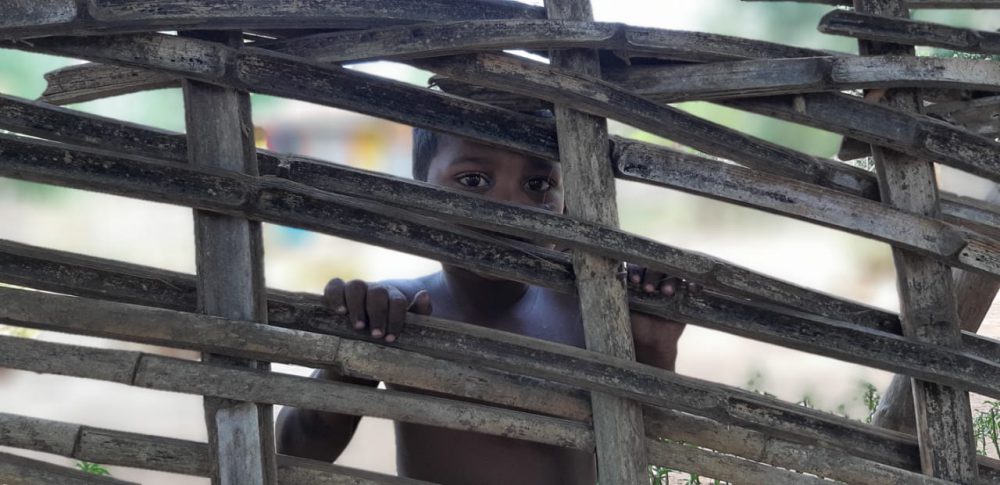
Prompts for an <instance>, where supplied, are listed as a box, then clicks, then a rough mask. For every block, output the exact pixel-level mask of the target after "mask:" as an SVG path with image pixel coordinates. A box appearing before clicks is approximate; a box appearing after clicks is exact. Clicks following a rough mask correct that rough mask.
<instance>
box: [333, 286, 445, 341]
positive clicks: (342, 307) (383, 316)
mask: <svg viewBox="0 0 1000 485" xmlns="http://www.w3.org/2000/svg"><path fill="white" fill-rule="evenodd" d="M323 302H324V303H325V304H326V306H327V307H328V308H330V310H332V311H333V312H334V313H337V314H338V315H349V316H350V318H351V321H352V322H354V328H355V329H358V330H366V331H368V332H370V333H371V336H372V337H374V338H376V339H379V338H384V339H385V341H386V342H390V343H391V342H395V341H396V339H397V338H399V334H400V333H402V331H403V324H404V323H405V322H406V312H413V313H417V314H420V315H430V314H431V295H430V293H427V290H420V291H418V292H417V293H416V294H415V295H413V300H412V301H410V300H408V299H407V298H406V295H404V294H403V292H402V291H400V290H399V289H398V288H396V287H395V286H392V285H386V284H380V283H371V284H369V283H366V282H364V281H361V280H351V281H348V282H346V283H345V282H344V280H342V279H340V278H334V279H332V280H330V282H329V283H327V284H326V288H325V289H324V290H323Z"/></svg>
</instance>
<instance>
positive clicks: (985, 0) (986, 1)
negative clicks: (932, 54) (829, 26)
mask: <svg viewBox="0 0 1000 485" xmlns="http://www.w3.org/2000/svg"><path fill="white" fill-rule="evenodd" d="M743 1H744V2H797V3H821V4H824V5H839V6H844V7H853V6H854V3H853V1H852V0H743ZM903 4H904V5H906V6H907V7H908V8H925V9H929V8H946V9H957V8H984V9H985V8H1000V1H998V0H905V1H904V2H903Z"/></svg>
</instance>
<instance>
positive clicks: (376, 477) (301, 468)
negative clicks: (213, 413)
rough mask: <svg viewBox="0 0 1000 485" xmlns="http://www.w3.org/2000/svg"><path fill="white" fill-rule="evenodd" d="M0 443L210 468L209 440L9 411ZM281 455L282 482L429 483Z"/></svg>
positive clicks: (187, 469) (149, 465) (169, 468)
mask: <svg viewBox="0 0 1000 485" xmlns="http://www.w3.org/2000/svg"><path fill="white" fill-rule="evenodd" d="M0 446H10V447H14V448H22V449H27V450H34V451H41V452H45V453H52V454H56V455H60V456H65V457H69V458H75V459H78V460H83V461H89V462H92V463H101V464H104V465H115V466H126V467H132V468H142V469H147V470H158V471H164V472H169V473H179V474H183V475H195V476H203V477H207V476H209V470H210V467H209V462H208V445H207V444H206V443H202V442H197V441H188V440H181V439H176V438H166V437H162V436H151V435H143V434H138V433H128V432H124V431H117V430H113V429H106V428H97V427H93V426H85V425H79V424H74V423H66V422H61V421H52V420H48V419H41V418H33V417H28V416H19V415H16V414H8V413H0ZM277 461H278V480H279V483H281V484H282V485H311V484H316V483H351V484H359V485H362V484H363V485H370V484H372V485H373V484H385V485H390V484H391V485H417V484H425V483H427V482H422V481H419V480H412V479H407V478H397V477H392V476H388V475H382V474H378V473H372V472H367V471H362V470H353V469H350V468H347V467H342V466H336V465H329V464H326V463H321V462H316V461H313V460H305V459H302V458H297V457H292V456H286V455H277ZM53 483H55V482H53ZM58 483H63V482H61V481H59V482H58ZM102 483H104V482H102Z"/></svg>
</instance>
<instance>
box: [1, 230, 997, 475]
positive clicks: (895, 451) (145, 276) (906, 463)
mask: <svg viewBox="0 0 1000 485" xmlns="http://www.w3.org/2000/svg"><path fill="white" fill-rule="evenodd" d="M7 244H8V245H9V243H7ZM19 253H23V251H19ZM35 254H37V253H35ZM43 254H45V255H47V256H48V257H49V258H50V259H52V260H54V261H53V263H52V265H54V266H53V269H52V271H47V272H45V273H40V274H37V275H35V276H34V277H33V278H32V279H30V280H20V281H21V283H22V284H29V285H30V286H34V287H38V288H40V289H46V290H53V289H57V288H58V289H59V290H60V291H67V292H69V293H71V294H76V295H83V296H91V295H94V294H95V293H96V294H97V295H96V296H99V297H101V298H111V299H114V300H119V301H135V300H140V302H141V300H142V298H146V299H147V301H146V302H145V304H153V305H163V304H162V303H160V302H162V301H175V302H177V303H175V305H176V304H183V305H186V309H189V310H190V309H193V308H194V307H195V302H194V299H193V298H188V297H187V295H189V294H190V290H188V288H193V287H194V281H193V278H192V277H190V276H185V275H179V274H176V273H171V272H167V271H163V270H153V269H150V268H142V267H138V266H134V265H126V264H124V263H112V262H105V261H102V260H98V259H96V258H82V257H73V256H70V257H68V258H67V255H63V254H59V253H55V252H53V251H51V250H46V251H45V252H44V253H43ZM27 259H29V260H30V259H31V258H30V257H29V258H27ZM82 259H86V261H81V260H82ZM109 263H110V264H109ZM81 265H82V266H83V267H85V268H93V269H87V270H86V271H84V273H85V274H88V275H90V274H95V272H96V273H98V274H100V278H99V280H110V281H119V282H120V284H118V285H116V286H115V287H114V288H113V289H95V288H93V287H92V286H90V285H79V286H74V285H73V284H71V283H70V281H72V280H73V279H74V278H75V276H74V275H76V274H80V273H81V269H82V268H81ZM8 267H9V266H5V268H8ZM102 268H103V269H102ZM7 273H8V272H7V271H4V273H3V274H4V276H5V277H6V275H7ZM158 284H166V285H167V286H166V287H165V290H166V292H167V293H170V292H173V295H174V298H172V299H171V298H170V297H169V295H168V294H164V295H163V296H159V295H160V294H159V293H158V292H149V293H147V291H146V289H147V288H151V287H154V288H155V287H156V286H157V285H158ZM270 295H271V296H270V303H269V306H270V310H271V311H270V319H271V321H272V323H273V324H277V325H282V326H287V327H291V328H302V329H308V330H313V331H320V332H330V331H331V330H332V331H334V332H335V333H336V331H337V328H338V327H336V326H333V327H331V325H330V324H329V323H328V322H326V321H325V319H326V318H328V315H326V314H325V313H323V312H319V313H317V308H319V307H318V298H317V297H311V296H310V297H307V296H300V295H294V294H287V293H284V292H278V291H274V290H272V291H271V292H270ZM31 297H32V298H37V297H39V295H37V294H32V296H31ZM41 298H46V299H49V298H59V297H51V296H41ZM185 302H186V303H185ZM73 303H74V304H80V303H81V301H77V300H74V301H73ZM29 306H30V307H31V308H37V307H52V308H56V307H58V305H53V304H52V301H49V300H46V301H45V302H38V301H34V302H33V303H29ZM109 308H110V307H108V308H102V309H100V310H93V311H91V310H84V309H82V308H76V309H73V310H72V311H71V312H65V313H63V315H84V314H95V315H104V314H107V313H115V314H120V310H117V311H111V310H109ZM182 309H184V308H182ZM46 317H47V318H45V321H46V322H48V324H49V325H52V324H53V322H59V321H62V320H58V319H56V318H54V317H52V316H46ZM198 318H209V317H198ZM146 319H149V320H150V321H151V322H153V323H154V324H156V323H159V324H161V325H165V320H164V319H163V318H158V317H155V316H151V315H150V314H149V313H146V312H142V313H136V314H134V318H130V319H128V323H125V324H123V325H119V327H120V328H126V329H128V330H127V331H125V332H124V333H118V334H116V335H109V334H107V333H100V334H98V333H95V335H102V336H106V337H107V336H114V337H115V338H119V339H127V340H135V341H140V342H146V343H159V342H158V341H156V340H145V339H146V338H150V337H151V336H155V333H149V331H148V330H146V328H144V327H142V326H135V325H132V324H131V322H138V321H144V320H146ZM23 320H24V319H21V321H20V323H19V324H21V325H28V324H29V323H28V322H26V321H23ZM63 320H66V319H63ZM68 321H69V322H70V325H74V326H73V327H63V328H62V329H61V330H62V331H72V332H84V330H83V329H82V327H83V325H85V323H86V322H85V321H82V320H80V319H72V318H71V319H68ZM178 321H181V322H184V321H185V320H184V319H183V318H180V317H179V316H178ZM188 324H190V325H197V324H196V323H191V322H188ZM340 324H341V325H343V326H342V327H339V328H341V329H344V328H347V323H346V322H340ZM410 325H411V328H414V327H412V326H418V327H417V328H419V326H420V325H422V323H421V322H419V321H416V322H414V321H411V322H410ZM780 325H781V322H779V327H780ZM90 328H95V327H90ZM223 328H224V327H223ZM263 328H264V329H265V330H266V331H268V332H272V334H271V336H266V335H262V336H261V337H260V338H259V339H258V338H256V337H255V338H252V339H250V342H251V345H253V344H252V342H254V341H258V340H259V341H264V342H282V341H285V342H287V341H288V339H282V338H277V337H276V335H275V334H273V332H274V330H276V329H274V328H273V327H263ZM89 331H90V330H88V332H89ZM137 333H138V334H142V335H144V337H143V339H138V338H137V335H136V334H137ZM341 334H342V335H344V336H347V337H351V338H355V337H356V336H357V334H356V333H353V332H351V331H350V330H347V331H341ZM459 334H461V331H459V333H458V334H456V336H451V335H444V336H443V337H442V338H444V339H453V338H457V335H459ZM172 335H175V336H176V335H178V332H173V333H172ZM206 335H207V334H206V333H205V332H204V331H198V332H188V333H183V334H180V337H175V342H174V344H173V345H174V346H180V347H183V348H188V347H187V345H188V344H185V341H184V339H183V338H181V337H183V336H195V337H194V338H196V339H198V338H201V339H204V340H205V342H206V343H207V344H212V342H215V341H217V340H218V338H217V337H216V338H214V339H213V338H208V337H206ZM241 342H242V343H241V344H240V345H239V346H238V347H230V349H229V350H228V351H229V352H234V351H237V349H245V348H246V346H247V343H246V341H241ZM398 344H399V342H397V345H398ZM402 344H403V346H404V347H406V346H407V342H405V341H403V342H402ZM877 344H878V343H876V345H877ZM215 345H217V347H216V350H218V349H220V348H221V346H219V345H218V344H217V343H216V344H215ZM277 345H279V346H286V345H287V344H277ZM324 347H325V346H320V348H324ZM193 348H197V347H193ZM263 348H267V346H264V347H263ZM289 348H294V349H296V350H295V352H282V353H281V354H280V355H276V356H271V357H266V356H260V355H259V354H250V355H246V354H236V355H241V356H247V357H265V358H269V359H271V360H283V359H287V358H288V356H294V355H297V354H301V355H302V356H303V357H302V358H305V359H308V356H309V352H306V351H304V350H302V348H301V347H289ZM373 348H374V349H377V350H376V354H374V355H378V356H382V357H386V356H389V360H388V361H387V362H389V363H391V362H400V365H402V366H403V367H405V368H408V367H410V366H417V367H419V366H426V365H427V358H423V361H422V362H421V361H418V362H417V363H413V361H412V360H403V361H399V360H398V359H399V358H401V357H400V352H401V351H399V350H394V349H388V348H383V347H377V346H376V347H373V346H370V345H367V344H364V343H362V342H352V341H343V342H342V343H341V346H340V351H339V352H338V353H337V354H336V356H337V359H336V360H337V362H330V363H329V365H333V366H337V365H339V366H341V367H343V368H344V369H345V370H347V371H348V372H351V371H352V370H353V371H358V372H369V371H370V372H377V371H378V369H380V368H381V369H384V367H380V366H379V365H375V366H374V367H373V365H372V363H371V362H363V360H365V359H364V358H363V356H366V355H372V354H370V352H371V350H366V349H373ZM357 350H360V353H359V352H358V351H357ZM415 350H420V349H419V348H418V349H415ZM387 352H388V353H387ZM468 352H469V354H463V355H473V356H478V355H479V354H480V352H479V351H478V350H477V349H475V348H471V349H470V350H469V351H468ZM320 353H321V354H325V355H326V356H327V357H330V358H333V356H334V354H332V353H329V352H328V351H322V352H320ZM406 355H412V354H403V357H402V358H404V359H405V356H406ZM449 355H454V354H449ZM393 359H396V360H393ZM437 362H442V361H437ZM468 362H470V363H474V362H481V361H477V360H475V359H473V360H470V361H468ZM305 365H322V364H312V363H308V361H306V363H305ZM451 365H452V366H455V365H458V366H459V367H460V368H464V369H466V370H461V371H456V372H453V373H452V372H449V371H446V370H445V369H448V367H437V370H436V373H437V374H438V375H443V376H444V377H442V380H441V381H433V382H431V384H429V387H428V388H429V389H430V390H436V391H441V392H448V393H456V394H458V395H464V396H466V397H472V398H476V399H482V400H492V399H493V398H499V399H498V401H500V402H503V401H504V399H505V398H502V397H501V396H502V395H503V394H504V393H507V394H511V395H512V394H517V392H516V391H513V390H500V389H499V388H500V387H503V386H505V384H504V382H507V383H509V382H510V381H509V378H505V379H504V381H502V382H499V383H498V384H499V386H493V385H492V384H493V383H497V381H495V380H491V379H482V378H481V377H482V376H481V375H479V374H477V375H474V376H472V383H473V385H478V386H479V387H484V388H485V390H484V391H483V392H486V393H487V394H485V395H484V394H475V393H473V394H468V392H470V391H468V388H469V383H464V384H461V385H458V390H457V391H456V390H455V389H450V390H449V389H448V388H446V387H445V388H442V387H439V386H440V385H441V382H444V381H446V380H447V379H448V378H455V377H459V376H462V375H469V372H470V371H469V370H468V368H467V367H465V366H463V365H461V364H451ZM398 371H399V370H398V369H397V370H396V371H388V370H387V371H386V372H388V373H389V374H392V375H397V374H396V372H398ZM516 371H517V372H520V371H522V369H520V368H519V369H516ZM477 372H481V371H477ZM404 374H405V373H404ZM373 375H374V376H376V377H377V376H378V374H377V373H375V374H373ZM422 382H424V383H427V380H426V379H425V380H423V381H422ZM515 382H518V383H520V384H523V383H524V381H515ZM477 383H478V384H477ZM710 386H711V385H710ZM417 387H420V386H419V382H418V386H417ZM518 387H519V386H517V385H515V386H514V387H512V388H510V389H517V388H518ZM505 389H506V388H505ZM558 389H559V387H558V386H557V387H556V388H554V390H557V391H558ZM563 389H565V388H563ZM463 390H464V391H463ZM476 392H479V391H476ZM490 392H493V393H494V394H493V396H494V397H493V398H490V399H484V397H488V393H490ZM558 392H562V391H558ZM682 392H686V391H682ZM724 392H728V391H724ZM570 399H572V398H570ZM580 402H584V403H585V401H580ZM529 409H532V410H534V411H540V412H545V413H549V414H554V415H559V416H563V414H562V411H565V410H567V409H570V410H571V411H570V412H569V413H567V414H566V415H565V416H566V417H573V416H576V417H577V418H580V419H582V416H584V415H586V414H587V412H588V411H589V408H586V409H584V408H581V407H580V406H579V405H574V404H572V403H571V402H567V403H566V404H559V402H558V399H555V398H553V399H552V402H551V403H550V405H549V406H546V407H544V408H529ZM572 409H576V411H572ZM646 409H647V411H648V410H649V409H651V408H649V407H647V408H646ZM800 409H801V408H800ZM554 411H555V412H554ZM784 413H785V411H781V412H770V413H769V414H770V415H771V418H769V420H768V421H767V423H769V424H768V425H767V426H765V427H763V428H762V429H761V431H762V432H764V433H767V434H768V435H773V434H774V433H775V432H777V433H778V434H779V435H782V436H793V437H796V438H790V439H794V440H800V439H806V440H807V441H808V442H809V443H814V444H815V443H816V440H815V438H814V436H816V434H815V433H816V431H815V430H817V429H821V428H826V429H829V428H830V426H831V424H830V423H824V424H820V422H819V421H815V422H810V421H809V419H807V420H806V421H802V419H801V417H790V418H785V417H783V416H785V414H784ZM574 419H576V418H574ZM657 419H658V420H662V419H664V418H663V416H662V415H661V416H660V417H658V418H657ZM789 419H790V420H789ZM722 422H727V423H730V424H719V426H723V427H724V429H731V426H732V424H731V423H732V421H731V420H724V421H722ZM649 423H650V421H649V419H648V418H647V425H648V426H655V423H654V424H649ZM684 423H686V420H684V419H681V420H680V421H678V420H677V419H672V420H671V421H670V424H669V425H668V426H667V428H668V429H671V430H683V429H688V430H692V429H697V430H706V431H705V433H706V434H702V435H699V437H698V438H697V439H695V438H692V437H691V435H690V433H693V432H688V433H689V434H683V433H684V432H682V434H681V435H679V436H678V435H674V434H668V435H666V436H667V437H670V438H672V439H681V440H683V441H687V442H692V443H695V444H699V445H703V446H708V447H712V448H713V449H718V450H720V451H725V452H730V453H736V454H740V455H742V456H746V457H749V458H751V459H757V458H755V457H756V456H758V455H756V454H754V453H756V452H753V451H752V450H751V451H746V450H745V449H743V448H741V447H739V446H737V447H735V448H727V447H725V446H721V445H720V443H719V439H717V438H715V436H721V435H722V432H721V431H720V432H715V431H708V430H709V427H706V425H705V423H698V424H696V425H690V424H684ZM833 426H834V430H833V434H832V435H831V436H841V438H836V439H834V440H833V441H840V442H843V443H850V445H849V446H845V448H847V449H846V450H845V451H846V452H847V453H854V454H857V455H858V456H862V457H869V458H870V459H873V460H882V461H884V462H886V463H890V464H894V466H901V467H904V468H906V469H919V460H918V458H917V448H916V445H915V443H913V442H911V441H909V440H905V439H904V440H902V441H900V438H901V436H902V435H895V434H891V433H890V434H885V433H883V434H882V435H879V433H878V432H876V433H874V434H872V433H873V431H874V430H875V428H871V427H865V428H864V429H867V430H868V431H865V433H868V435H864V434H862V435H861V439H859V435H857V434H856V433H857V431H852V430H849V429H847V428H840V429H838V428H837V426H839V425H833ZM852 426H853V425H852ZM662 428H663V427H662V426H661V427H660V428H657V429H662ZM713 429H714V428H713ZM775 430H777V431H775ZM803 436H804V437H806V438H802V437H803ZM722 442H723V443H726V442H729V443H730V446H732V445H736V444H738V443H740V442H739V441H729V440H725V439H722ZM824 442H825V440H824ZM720 446H721V447H720ZM762 446H763V445H762ZM741 450H742V451H741ZM827 452H828V453H829V452H830V451H829V450H828V451H827ZM887 457H888V458H887ZM858 466H861V470H863V469H864V464H863V463H862V464H860V465H858ZM984 466H985V465H984ZM845 467H846V468H844V470H845V472H846V473H851V470H852V469H853V470H857V469H858V468H857V467H849V466H846V465H845ZM793 468H796V469H805V468H802V467H800V466H798V465H797V466H793ZM981 470H983V471H982V472H981V473H984V474H985V473H987V472H988V471H989V469H987V468H981ZM990 473H993V475H990V476H997V473H996V472H995V471H993V472H990Z"/></svg>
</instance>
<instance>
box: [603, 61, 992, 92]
mask: <svg viewBox="0 0 1000 485" xmlns="http://www.w3.org/2000/svg"><path fill="white" fill-rule="evenodd" d="M605 80H607V81H608V82H611V83H614V84H618V85H620V86H621V87H622V88H624V89H626V90H628V91H632V92H634V93H636V94H639V95H642V96H645V97H647V98H650V99H655V100H656V101H659V102H662V103H676V102H682V101H705V100H721V99H733V98H746V97H758V96H773V95H782V94H803V93H813V92H822V91H844V90H848V89H861V88H890V87H933V88H940V89H949V88H950V89H967V90H982V91H1000V67H998V66H997V65H996V63H995V62H992V61H988V60H980V59H952V58H944V57H904V56H871V57H857V56H850V57H847V56H838V57H830V56H827V57H805V58H798V59H755V60H749V61H729V62H712V63H706V64H682V65H665V66H629V67H627V68H618V69H615V70H613V71H611V72H609V73H606V75H605Z"/></svg>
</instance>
